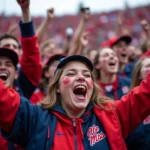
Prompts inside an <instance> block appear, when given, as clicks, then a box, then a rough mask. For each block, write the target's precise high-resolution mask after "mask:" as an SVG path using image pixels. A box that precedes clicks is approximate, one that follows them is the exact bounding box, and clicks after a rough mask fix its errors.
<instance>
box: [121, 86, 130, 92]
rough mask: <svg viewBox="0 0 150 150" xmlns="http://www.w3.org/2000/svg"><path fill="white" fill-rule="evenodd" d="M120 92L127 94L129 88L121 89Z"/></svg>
mask: <svg viewBox="0 0 150 150" xmlns="http://www.w3.org/2000/svg"><path fill="white" fill-rule="evenodd" d="M122 92H123V94H127V93H128V92H129V87H128V86H124V87H122Z"/></svg>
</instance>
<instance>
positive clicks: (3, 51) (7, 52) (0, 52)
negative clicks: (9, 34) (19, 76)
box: [0, 47, 19, 67]
mask: <svg viewBox="0 0 150 150" xmlns="http://www.w3.org/2000/svg"><path fill="white" fill-rule="evenodd" d="M0 56H7V57H9V58H10V59H11V60H12V62H13V64H14V65H15V67H16V66H17V64H18V60H19V59H18V54H17V53H16V52H15V51H14V50H13V49H10V48H7V47H0Z"/></svg>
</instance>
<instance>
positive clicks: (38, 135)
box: [0, 55, 150, 150]
mask: <svg viewBox="0 0 150 150" xmlns="http://www.w3.org/2000/svg"><path fill="white" fill-rule="evenodd" d="M92 72H93V65H92V63H91V61H90V60H89V59H88V58H86V57H84V56H81V55H72V56H68V57H65V58H62V59H61V60H60V61H59V64H58V66H57V68H56V70H55V73H54V74H55V75H54V77H53V79H52V80H51V83H50V86H49V90H48V94H47V97H46V98H45V99H44V100H43V101H42V102H41V106H40V105H33V104H31V103H29V102H28V100H25V99H23V98H21V97H20V96H19V95H18V94H17V93H16V92H15V91H13V90H10V89H8V88H7V87H5V86H4V85H3V82H2V81H1V80H0V95H1V98H0V127H1V129H2V134H3V136H4V137H5V138H6V139H8V140H11V141H13V142H15V143H17V144H19V145H21V146H22V147H24V148H26V149H27V150H37V149H40V150H50V149H53V150H61V149H64V150H84V149H85V150H87V149H91V150H97V149H103V150H110V149H111V150H126V149H127V148H126V145H125V142H124V139H125V138H126V137H127V136H128V135H129V133H130V132H131V131H132V130H133V129H134V128H135V127H136V126H137V125H138V124H139V123H140V122H141V121H142V120H143V119H144V118H146V116H148V114H149V113H150V101H149V97H150V75H149V76H148V77H147V79H146V80H145V81H143V82H142V83H141V85H140V86H139V87H137V88H135V89H133V90H132V91H131V92H130V93H129V94H128V95H126V96H124V97H122V99H121V100H120V101H111V100H110V99H109V98H106V97H103V96H102V95H101V92H100V89H99V86H98V85H97V83H96V82H95V79H94V76H93V73H92ZM12 99H13V100H12ZM135 114H136V115H137V116H138V117H136V116H135ZM133 117H134V121H132V118H133Z"/></svg>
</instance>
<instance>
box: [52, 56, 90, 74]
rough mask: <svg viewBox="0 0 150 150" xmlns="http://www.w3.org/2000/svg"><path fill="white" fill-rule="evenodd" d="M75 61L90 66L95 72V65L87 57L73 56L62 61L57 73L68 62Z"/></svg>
mask: <svg viewBox="0 0 150 150" xmlns="http://www.w3.org/2000/svg"><path fill="white" fill-rule="evenodd" d="M74 60H75V61H80V62H83V63H85V64H86V65H87V66H88V68H89V69H90V70H91V71H93V64H92V62H91V61H90V60H89V59H88V58H87V57H85V56H82V55H71V56H68V57H64V58H62V59H60V61H59V63H58V65H57V68H56V70H55V73H56V72H57V70H58V69H60V68H62V67H63V66H64V65H66V64H67V63H68V62H71V61H74ZM55 73H54V74H55Z"/></svg>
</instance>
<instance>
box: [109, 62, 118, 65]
mask: <svg viewBox="0 0 150 150" xmlns="http://www.w3.org/2000/svg"><path fill="white" fill-rule="evenodd" d="M108 65H109V66H115V65H116V63H114V62H110V63H108Z"/></svg>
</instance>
